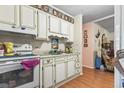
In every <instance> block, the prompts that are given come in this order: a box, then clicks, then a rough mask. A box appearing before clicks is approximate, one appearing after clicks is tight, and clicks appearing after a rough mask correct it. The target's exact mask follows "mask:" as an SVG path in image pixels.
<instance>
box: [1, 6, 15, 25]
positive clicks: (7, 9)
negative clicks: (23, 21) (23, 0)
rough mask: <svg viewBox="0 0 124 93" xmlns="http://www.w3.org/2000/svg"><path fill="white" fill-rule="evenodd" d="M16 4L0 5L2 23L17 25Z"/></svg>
mask: <svg viewBox="0 0 124 93" xmlns="http://www.w3.org/2000/svg"><path fill="white" fill-rule="evenodd" d="M15 18H16V6H14V5H1V6H0V23H4V24H10V25H15V20H16V19H15Z"/></svg>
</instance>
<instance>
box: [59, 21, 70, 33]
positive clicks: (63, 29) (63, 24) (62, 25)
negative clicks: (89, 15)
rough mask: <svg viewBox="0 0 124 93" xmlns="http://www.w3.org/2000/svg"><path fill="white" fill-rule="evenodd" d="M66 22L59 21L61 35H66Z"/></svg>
mask: <svg viewBox="0 0 124 93" xmlns="http://www.w3.org/2000/svg"><path fill="white" fill-rule="evenodd" d="M68 25H69V24H68V22H66V21H64V20H61V34H63V35H68V30H69V29H68Z"/></svg>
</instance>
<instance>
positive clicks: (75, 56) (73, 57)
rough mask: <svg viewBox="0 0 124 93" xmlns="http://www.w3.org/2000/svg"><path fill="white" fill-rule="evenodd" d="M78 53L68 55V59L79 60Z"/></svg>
mask: <svg viewBox="0 0 124 93" xmlns="http://www.w3.org/2000/svg"><path fill="white" fill-rule="evenodd" d="M77 59H78V57H77V55H72V56H68V60H77Z"/></svg>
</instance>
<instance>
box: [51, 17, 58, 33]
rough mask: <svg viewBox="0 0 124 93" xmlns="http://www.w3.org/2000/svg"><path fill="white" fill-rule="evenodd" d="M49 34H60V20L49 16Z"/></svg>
mask: <svg viewBox="0 0 124 93" xmlns="http://www.w3.org/2000/svg"><path fill="white" fill-rule="evenodd" d="M49 32H51V33H55V34H59V33H60V20H59V18H57V17H54V16H49Z"/></svg>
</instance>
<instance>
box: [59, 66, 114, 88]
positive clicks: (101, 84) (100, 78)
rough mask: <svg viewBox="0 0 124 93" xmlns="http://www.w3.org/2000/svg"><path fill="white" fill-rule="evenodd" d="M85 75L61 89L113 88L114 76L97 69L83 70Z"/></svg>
mask: <svg viewBox="0 0 124 93" xmlns="http://www.w3.org/2000/svg"><path fill="white" fill-rule="evenodd" d="M83 71H84V72H83V73H84V74H83V75H81V76H79V77H77V78H75V79H73V80H71V81H69V82H67V83H66V84H64V85H62V86H60V88H113V87H114V74H113V73H112V72H103V71H100V70H97V69H89V68H85V67H84V68H83Z"/></svg>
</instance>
